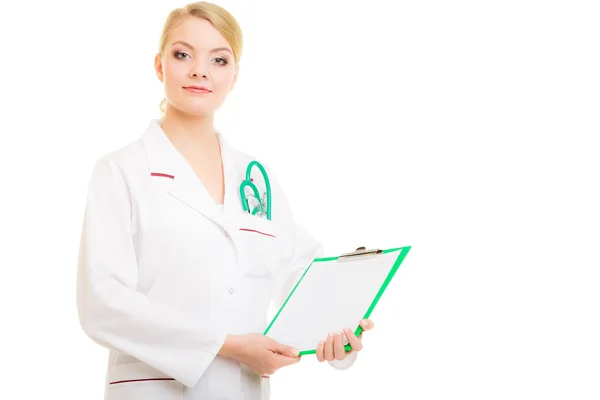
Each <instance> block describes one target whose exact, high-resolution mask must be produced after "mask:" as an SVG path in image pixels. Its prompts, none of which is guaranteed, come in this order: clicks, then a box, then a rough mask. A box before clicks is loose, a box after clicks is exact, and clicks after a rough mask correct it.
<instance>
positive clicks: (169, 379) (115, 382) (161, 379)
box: [109, 378, 175, 385]
mask: <svg viewBox="0 0 600 400" xmlns="http://www.w3.org/2000/svg"><path fill="white" fill-rule="evenodd" d="M174 380H175V379H174V378H144V379H128V380H125V381H114V382H110V383H109V384H110V385H116V384H117V383H126V382H143V381H174Z"/></svg>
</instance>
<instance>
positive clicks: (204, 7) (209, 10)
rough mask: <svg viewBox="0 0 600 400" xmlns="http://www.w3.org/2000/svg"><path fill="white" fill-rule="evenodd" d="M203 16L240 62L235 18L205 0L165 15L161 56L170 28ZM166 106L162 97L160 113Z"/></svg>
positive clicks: (239, 39) (240, 46)
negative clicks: (225, 41) (188, 19)
mask: <svg viewBox="0 0 600 400" xmlns="http://www.w3.org/2000/svg"><path fill="white" fill-rule="evenodd" d="M190 16H191V17H197V18H203V19H205V20H207V21H208V22H210V23H211V24H212V25H213V26H214V27H215V29H216V30H217V31H218V32H219V33H220V34H221V35H223V37H224V38H225V39H226V40H227V42H228V43H229V45H230V46H231V50H233V58H234V59H235V63H236V64H238V63H239V62H240V59H241V56H242V44H243V38H242V30H241V28H240V26H239V24H238V22H237V21H236V19H235V18H234V17H233V15H231V14H230V13H229V11H227V10H225V9H224V8H223V7H220V6H218V5H216V4H213V3H209V2H206V1H198V2H195V3H190V4H187V5H186V6H184V7H181V8H176V9H175V10H173V11H171V12H170V13H169V15H168V16H167V19H166V21H165V24H164V26H163V29H162V33H161V35H160V43H159V47H158V52H159V54H160V56H161V58H162V57H163V56H164V50H165V46H166V44H167V37H168V36H169V33H170V32H171V30H172V29H173V28H174V27H176V26H177V25H178V24H179V23H180V22H181V21H183V20H184V19H185V18H187V17H190ZM166 106H167V99H166V98H164V99H163V100H162V101H161V102H160V105H159V109H160V111H161V113H162V114H163V115H164V113H165V110H166Z"/></svg>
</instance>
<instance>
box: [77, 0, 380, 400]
mask: <svg viewBox="0 0 600 400" xmlns="http://www.w3.org/2000/svg"><path fill="white" fill-rule="evenodd" d="M241 46H242V34H241V32H240V29H239V26H238V24H237V23H236V21H235V19H234V18H233V17H232V16H231V15H230V14H229V13H228V12H227V11H225V10H224V9H222V8H220V7H218V6H216V5H213V4H210V3H205V2H200V3H193V4H189V5H187V6H186V7H183V8H182V9H177V10H174V11H173V12H172V13H171V14H170V15H169V16H168V18H167V21H166V23H165V26H164V28H163V34H162V37H161V43H160V51H159V54H157V55H156V61H155V68H156V73H157V76H158V78H159V80H160V81H161V82H162V83H163V85H164V89H165V94H166V99H165V100H163V102H162V103H161V110H162V111H163V112H164V115H163V117H162V118H161V119H159V120H152V121H151V122H150V124H149V126H148V128H147V130H146V132H145V133H144V134H143V135H142V137H141V138H140V139H139V140H136V141H134V142H132V143H130V144H128V145H127V146H125V147H123V148H121V149H118V150H115V151H113V152H111V153H110V154H106V155H104V156H103V157H101V158H100V159H99V160H98V161H97V163H96V165H95V167H94V170H93V173H92V177H91V180H90V183H89V192H88V197H87V206H86V211H85V218H84V227H83V232H82V238H81V247H80V255H79V272H78V299H77V300H78V309H79V316H80V321H81V325H82V328H83V330H84V331H85V332H86V334H87V335H89V336H90V337H91V338H92V339H93V340H94V341H95V342H97V343H99V344H100V345H102V346H104V347H106V348H108V349H109V350H110V353H109V354H110V355H109V364H108V372H107V382H106V398H107V399H111V400H114V399H129V400H135V399H144V400H147V399H161V400H168V399H260V398H268V396H269V386H268V385H269V380H268V379H261V376H262V377H265V378H268V375H270V374H273V373H274V372H275V371H277V370H278V369H280V368H282V367H284V366H287V365H291V364H295V363H296V362H298V360H299V357H298V352H297V350H295V349H293V348H291V347H290V346H287V345H286V344H285V343H277V342H276V341H274V340H272V339H270V338H268V337H267V336H265V335H263V334H261V332H264V329H265V327H266V325H267V321H266V317H267V311H268V308H269V305H270V304H271V302H273V304H274V305H275V307H277V308H278V307H280V305H281V304H282V303H283V301H284V300H285V297H286V296H287V294H288V293H289V291H290V289H291V287H292V285H293V284H294V283H295V282H296V280H297V279H298V278H299V277H300V276H301V274H302V272H303V270H304V269H305V268H306V267H308V266H309V265H310V263H311V261H312V260H313V259H314V258H315V257H318V256H319V255H321V253H322V249H321V245H320V244H319V243H318V242H317V241H315V240H314V239H313V238H312V237H311V236H310V235H309V234H308V233H307V232H306V231H305V230H304V229H303V228H302V227H301V226H300V225H298V223H296V221H295V220H294V217H293V215H292V213H291V210H290V209H289V207H288V204H287V201H286V199H285V195H284V193H283V192H282V190H281V187H280V185H279V183H278V181H277V178H276V177H275V176H274V174H273V173H272V171H270V170H269V169H268V168H267V174H268V176H269V177H270V185H271V191H272V209H271V219H266V218H264V217H261V216H258V215H252V214H250V213H248V212H245V211H244V210H243V208H242V199H241V196H240V184H241V182H242V181H244V180H245V178H246V176H245V175H246V166H247V165H248V164H249V163H250V162H251V161H252V160H253V158H252V157H250V156H248V155H247V154H245V153H242V152H240V151H238V150H236V149H234V148H232V147H231V146H229V145H228V144H227V141H226V140H225V138H224V137H223V135H222V134H221V133H220V132H216V131H215V129H214V127H213V117H214V113H215V111H216V110H217V109H218V108H219V107H220V105H221V104H222V103H223V102H224V100H225V98H226V96H227V94H228V93H229V92H230V91H231V90H232V89H233V87H234V85H235V82H236V79H237V76H238V71H239V60H240V54H241ZM255 171H256V169H255ZM252 180H253V181H255V182H256V183H257V184H258V183H259V181H260V180H261V175H260V174H256V175H253V176H252ZM363 323H365V324H364V328H365V330H369V329H371V328H372V322H371V321H368V320H367V321H363ZM344 339H345V340H346V341H347V342H348V343H349V344H350V345H351V346H352V348H353V351H352V352H349V353H346V352H345V351H344V347H343V344H344ZM361 348H362V343H361V337H358V338H357V337H356V336H355V335H354V334H353V333H352V332H349V333H346V334H345V335H342V334H341V333H340V332H337V334H333V333H332V334H331V335H329V336H328V337H327V338H324V340H323V342H322V343H321V344H319V346H318V350H317V358H318V360H319V361H320V362H323V361H325V360H327V361H328V362H329V363H330V364H331V365H332V366H334V367H335V368H339V369H344V368H348V367H349V366H350V365H351V364H352V363H353V362H354V360H355V358H356V352H357V351H359V350H360V349H361Z"/></svg>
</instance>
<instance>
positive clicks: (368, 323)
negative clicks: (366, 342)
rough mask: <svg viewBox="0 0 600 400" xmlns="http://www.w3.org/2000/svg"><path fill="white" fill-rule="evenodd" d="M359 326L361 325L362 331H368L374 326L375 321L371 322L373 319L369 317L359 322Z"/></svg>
mask: <svg viewBox="0 0 600 400" xmlns="http://www.w3.org/2000/svg"><path fill="white" fill-rule="evenodd" d="M360 326H362V328H363V330H364V331H370V330H371V329H373V328H374V327H375V323H373V321H371V320H370V319H363V320H362V321H361V323H360Z"/></svg>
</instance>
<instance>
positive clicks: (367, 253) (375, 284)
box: [264, 246, 411, 356]
mask: <svg viewBox="0 0 600 400" xmlns="http://www.w3.org/2000/svg"><path fill="white" fill-rule="evenodd" d="M410 249H411V246H405V247H398V248H390V249H385V250H382V249H371V250H367V249H366V248H365V247H359V248H358V249H356V251H354V252H352V253H345V254H342V255H340V256H336V257H322V258H315V259H314V260H313V262H312V263H311V264H310V266H309V267H308V268H307V269H306V270H305V271H304V273H303V274H302V276H301V277H300V279H298V282H296V284H295V286H294V288H293V289H292V290H291V291H290V293H289V294H288V296H287V298H286V300H285V301H284V302H283V304H282V305H281V307H280V308H279V310H278V311H277V313H276V314H275V316H274V317H273V319H272V320H271V323H270V324H269V325H268V327H267V328H266V330H265V331H264V335H268V334H269V333H270V332H272V331H273V329H272V328H273V327H274V324H275V323H276V322H278V319H279V318H280V316H281V314H282V312H284V311H285V310H287V309H286V306H288V304H289V302H290V300H291V299H294V294H295V293H296V292H297V290H298V288H299V287H302V284H303V282H305V281H308V279H306V277H307V276H309V277H310V275H308V274H310V273H311V269H314V268H315V265H318V266H319V267H322V266H327V265H326V263H339V262H347V261H349V262H350V264H347V265H352V262H353V261H365V262H368V263H371V262H373V260H374V259H375V258H376V257H379V256H381V255H386V256H385V265H381V262H383V261H384V260H378V261H375V262H379V263H380V267H379V270H378V271H379V272H378V275H376V276H375V277H373V278H371V280H372V282H371V286H370V287H371V288H373V289H372V290H371V291H370V292H371V293H373V292H374V291H376V294H375V297H374V298H373V299H372V300H371V298H370V296H369V298H368V301H367V302H364V301H363V302H362V304H364V305H365V306H366V309H365V311H364V314H362V318H361V319H368V318H369V317H370V315H371V313H372V312H373V310H374V308H375V306H376V305H377V303H378V302H379V300H380V299H381V297H382V295H383V293H384V292H385V290H386V289H387V287H388V285H389V283H390V281H391V280H392V278H393V277H394V275H395V274H396V271H397V270H398V268H399V267H400V265H401V264H402V262H403V261H404V259H405V257H406V255H407V254H408V252H409V251H410ZM339 267H340V268H341V269H343V268H345V265H340V266H339ZM362 268H365V267H364V266H363V267H362ZM363 271H364V270H363ZM361 273H364V272H361ZM313 275H316V272H314V273H313ZM374 275H375V274H374ZM313 278H314V279H317V278H316V276H315V277H313ZM313 281H314V280H313ZM313 284H315V283H314V282H313ZM307 290H308V289H307ZM305 292H306V290H305ZM304 296H305V297H306V296H307V294H306V293H305V294H304ZM352 297H354V296H353V295H352ZM294 307H295V308H296V312H298V308H300V305H299V304H294ZM355 307H356V306H355ZM289 308H290V307H288V309H289ZM290 312H291V311H290ZM361 312H362V311H361ZM357 317H359V316H358V315H357ZM287 318H288V319H287V321H289V320H290V318H293V317H290V316H289V315H287ZM281 323H284V322H281ZM281 323H280V325H281ZM284 324H285V323H284ZM276 326H277V325H276ZM280 331H281V328H280ZM361 332H362V327H361V326H360V324H358V325H357V327H356V330H355V334H356V336H358V335H360V333H361ZM275 339H276V340H277V338H275ZM324 339H325V336H323V337H322V339H321V340H324ZM282 343H283V344H291V343H289V342H287V343H286V342H285V341H282ZM317 343H318V342H317ZM292 345H293V344H292ZM295 347H304V346H295ZM299 350H300V355H301V356H302V355H306V354H316V352H317V351H316V348H314V349H313V348H312V346H311V347H310V348H306V347H304V348H299ZM345 350H346V351H350V350H352V348H351V346H350V345H349V344H346V345H345Z"/></svg>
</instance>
